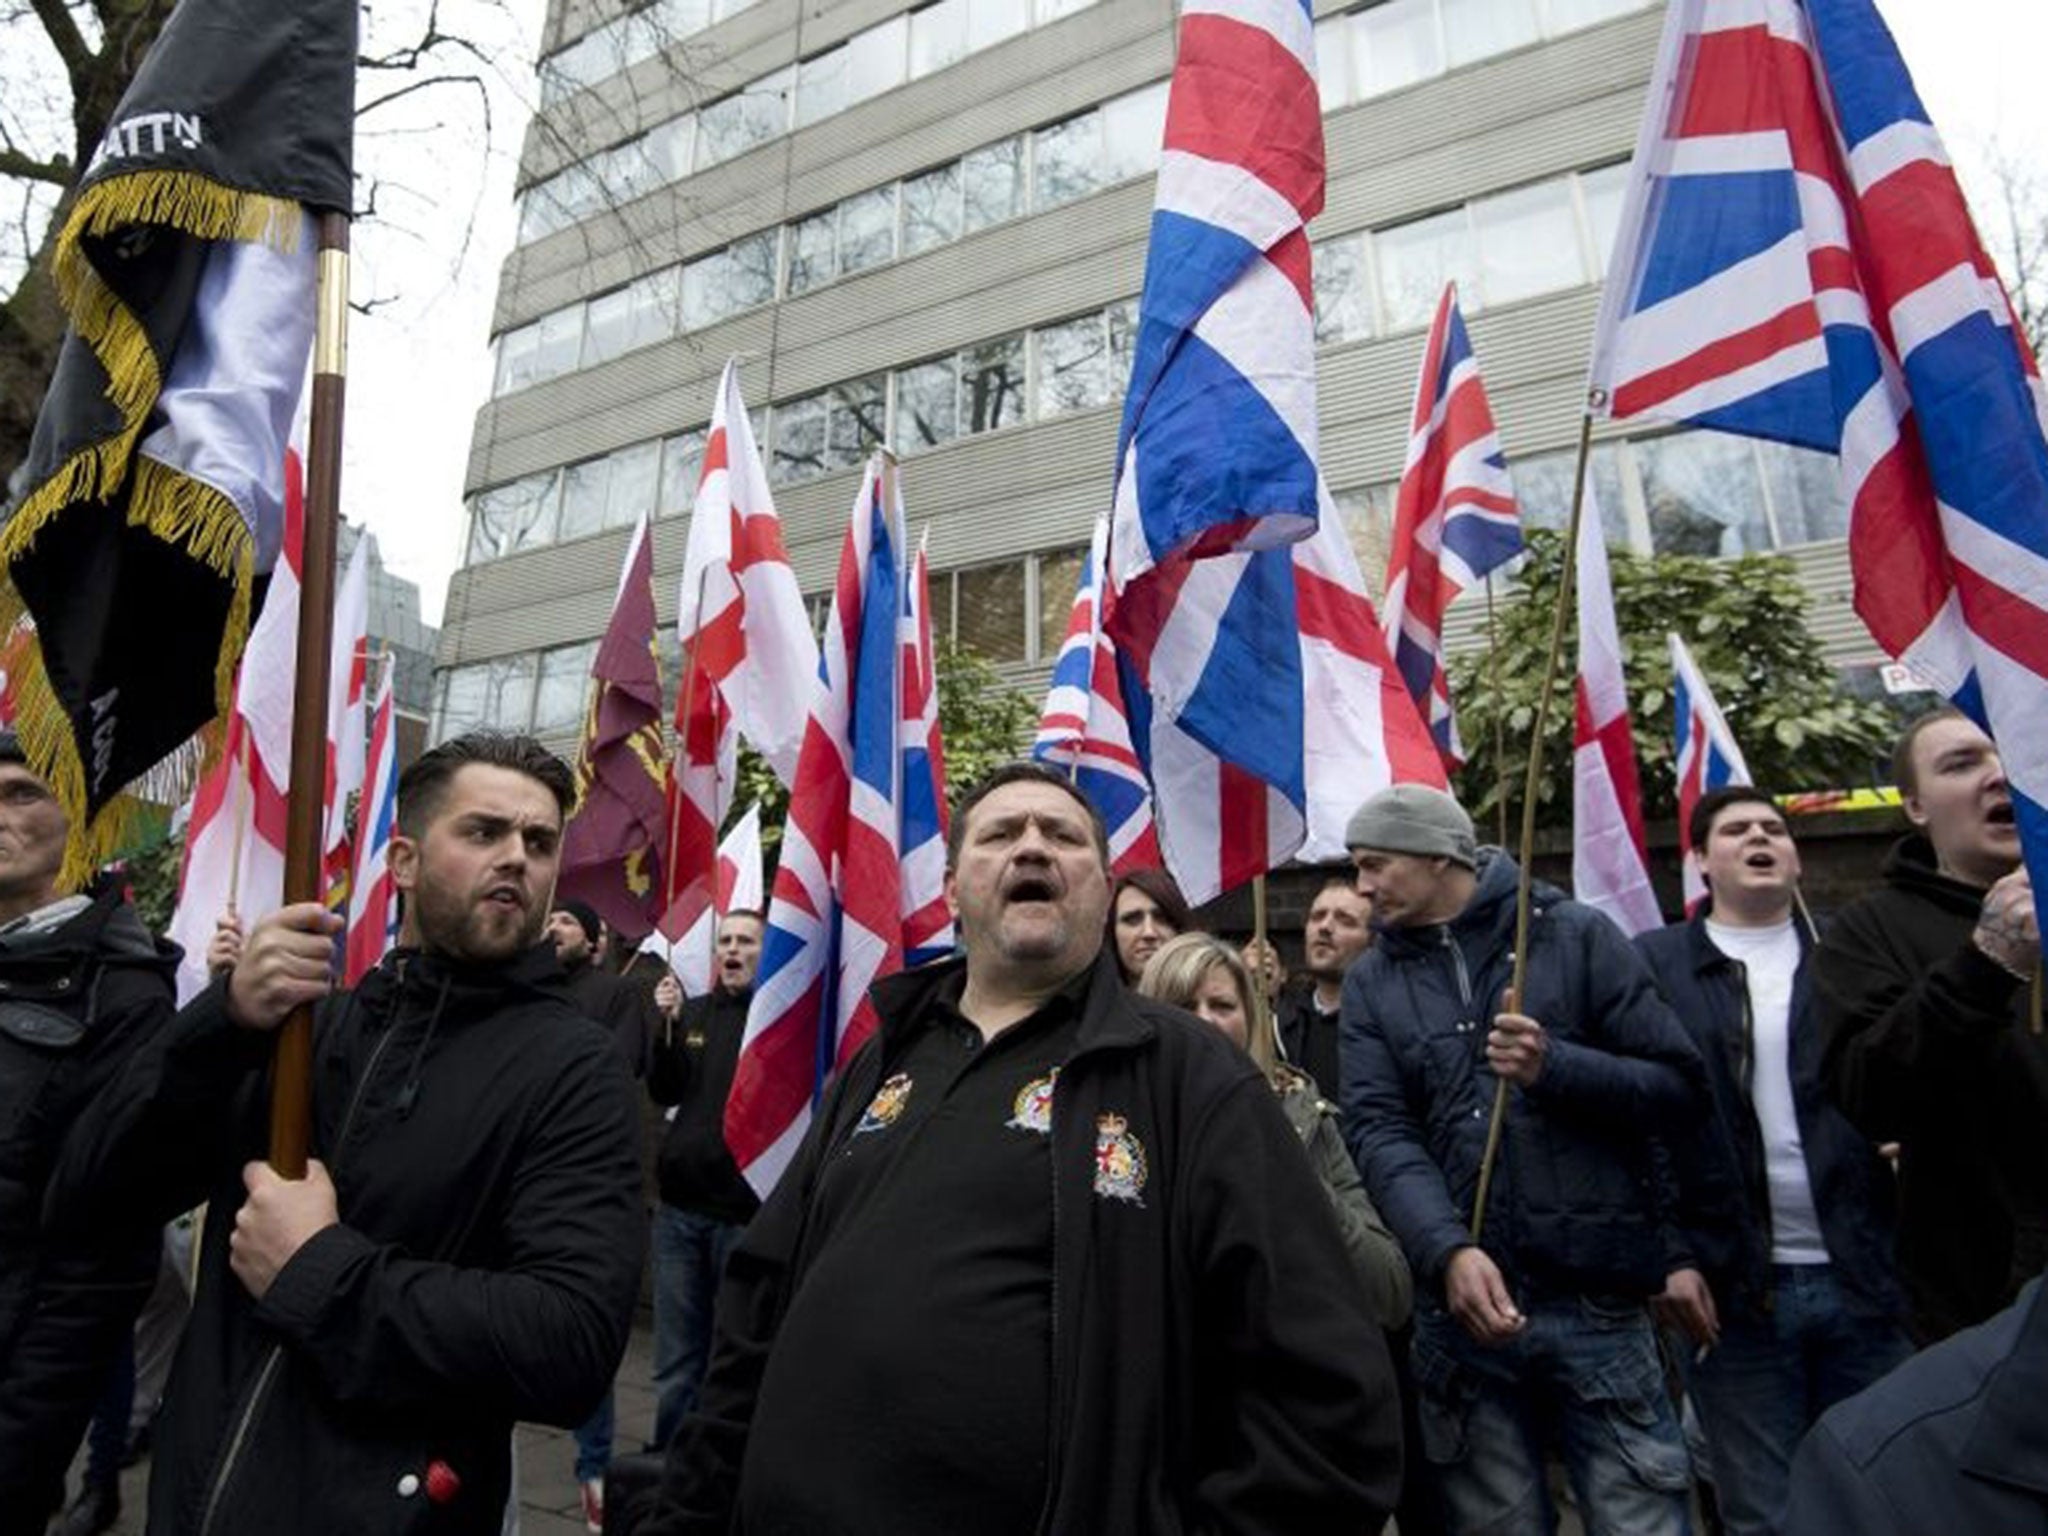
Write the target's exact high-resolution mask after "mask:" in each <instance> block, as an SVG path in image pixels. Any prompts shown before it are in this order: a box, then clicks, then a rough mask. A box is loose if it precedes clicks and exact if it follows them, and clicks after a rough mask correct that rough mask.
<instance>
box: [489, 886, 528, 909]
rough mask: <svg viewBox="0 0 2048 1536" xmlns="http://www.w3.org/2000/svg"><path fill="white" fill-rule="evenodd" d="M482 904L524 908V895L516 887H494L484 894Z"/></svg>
mask: <svg viewBox="0 0 2048 1536" xmlns="http://www.w3.org/2000/svg"><path fill="white" fill-rule="evenodd" d="M484 902H485V904H486V905H489V906H497V907H524V906H525V905H526V893H525V892H524V891H522V890H520V889H519V887H518V886H516V885H494V886H492V887H491V888H490V889H489V890H488V891H485V892H484Z"/></svg>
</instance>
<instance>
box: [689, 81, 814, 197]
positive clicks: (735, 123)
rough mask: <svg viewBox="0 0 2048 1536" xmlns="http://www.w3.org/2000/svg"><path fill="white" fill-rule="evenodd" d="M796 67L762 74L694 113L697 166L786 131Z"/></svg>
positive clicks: (710, 163)
mask: <svg viewBox="0 0 2048 1536" xmlns="http://www.w3.org/2000/svg"><path fill="white" fill-rule="evenodd" d="M795 86H796V66H795V65H790V66H789V67H788V68H786V69H779V70H777V71H776V72H775V73H774V74H772V75H764V76H763V77H762V78H761V79H759V80H756V81H754V82H753V83H752V84H751V85H748V86H746V87H744V88H743V89H741V90H738V91H735V92H734V93H733V94H732V95H730V96H728V97H726V98H725V99H724V100H722V101H714V102H713V103H712V104H711V105H710V106H708V107H705V108H704V109H703V110H702V111H700V112H699V113H698V114H697V169H698V170H700V171H701V170H704V169H706V168H707V167H709V166H714V165H719V164H722V163H723V162H725V161H727V160H730V159H732V158H733V157H735V156H736V155H743V154H745V153H746V152H747V151H748V150H750V149H752V148H754V147H755V146H756V145H759V144H765V143H767V142H768V141H769V140H770V139H772V138H775V137H777V136H778V135H781V134H784V133H787V132H788V131H789V116H790V113H789V98H790V97H791V96H792V95H793V94H795Z"/></svg>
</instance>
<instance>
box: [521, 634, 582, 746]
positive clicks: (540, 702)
mask: <svg viewBox="0 0 2048 1536" xmlns="http://www.w3.org/2000/svg"><path fill="white" fill-rule="evenodd" d="M597 647H598V642H597V641H595V640H586V641H584V642H583V643H582V644H580V645H561V646H556V647H555V648H554V649H553V650H551V651H542V652H541V653H540V665H539V668H538V674H537V678H536V681H535V684H534V690H533V725H532V729H533V730H534V732H535V733H536V734H541V735H546V734H550V733H553V732H557V731H574V730H580V728H581V727H582V725H583V718H584V716H585V715H586V714H588V713H589V711H590V667H591V663H592V662H594V661H596V659H597Z"/></svg>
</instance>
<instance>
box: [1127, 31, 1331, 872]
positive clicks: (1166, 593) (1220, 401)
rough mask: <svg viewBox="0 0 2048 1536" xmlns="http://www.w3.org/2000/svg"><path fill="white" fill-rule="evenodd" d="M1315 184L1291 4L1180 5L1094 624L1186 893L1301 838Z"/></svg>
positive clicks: (1313, 103) (1316, 503) (1314, 481)
mask: <svg viewBox="0 0 2048 1536" xmlns="http://www.w3.org/2000/svg"><path fill="white" fill-rule="evenodd" d="M1322 203H1323V136H1322V114H1321V109H1320V105H1319V102H1318V98H1317V94H1316V81H1315V44H1314V35H1313V32H1312V29H1311V23H1310V16H1309V12H1308V10H1307V8H1306V7H1305V6H1303V5H1301V4H1300V3H1298V0H1192V3H1190V4H1187V5H1184V6H1183V7H1182V12H1181V27H1180V47H1179V53H1178V57H1177V62H1176V64H1175V67H1174V75H1173V84H1172V87H1171V90H1170V92H1169V95H1168V99H1167V109H1166V135H1165V147H1164V151H1163V153H1162V156H1161V160H1160V169H1159V188H1158V198H1157V202H1156V204H1155V206H1154V209H1153V214H1152V230H1151V243H1150V246H1149V249H1148V251H1147V253H1146V262H1145V287H1144V293H1143V296H1142V298H1141V300H1140V304H1139V319H1138V336H1137V348H1136V352H1135V355H1134V357H1133V360H1132V367H1131V380H1130V387H1129V390H1128V391H1127V393H1126V395H1125V399H1124V415H1123V423H1122V427H1121V431H1120V433H1119V437H1118V443H1117V482H1116V495H1115V498H1114V501H1113V503H1112V512H1111V524H1110V536H1109V551H1108V558H1107V566H1108V573H1109V574H1108V577H1107V579H1106V583H1105V585H1106V587H1107V589H1108V593H1109V597H1108V600H1107V601H1106V602H1105V603H1104V604H1103V608H1102V613H1101V621H1102V623H1103V625H1104V626H1105V627H1106V628H1107V629H1108V630H1109V632H1110V634H1111V637H1112V638H1113V639H1114V641H1115V642H1116V647H1117V663H1118V666H1119V669H1120V672H1121V677H1120V687H1121V692H1122V696H1123V699H1124V703H1125V706H1126V709H1127V711H1128V715H1129V720H1130V727H1131V743H1132V747H1133V749H1134V750H1135V752H1136V754H1137V757H1138V760H1139V762H1140V764H1141V765H1142V767H1143V769H1144V771H1145V775H1146V778H1147V779H1148V780H1149V782H1150V783H1151V784H1152V786H1153V788H1154V791H1155V792H1154V794H1153V813H1154V815H1155V817H1156V818H1157V826H1158V835H1159V843H1160V848H1161V851H1162V852H1163V853H1164V855H1165V859H1166V863H1167V866H1168V867H1169V868H1170V869H1171V870H1172V871H1173V874H1174V876H1175V878H1176V879H1177V880H1178V881H1179V882H1180V884H1181V887H1182V889H1183V890H1185V891H1186V892H1187V894H1188V896H1189V898H1190V899H1191V900H1194V901H1201V900H1203V899H1205V898H1206V897H1207V896H1209V895H1213V894H1215V893H1216V892H1218V891H1220V890H1224V889H1227V888H1229V887H1230V886H1233V885H1236V884H1239V883H1241V882H1242V881H1244V880H1246V879H1249V878H1250V877H1251V876H1253V875H1255V874H1259V873H1261V872H1263V871H1264V870H1266V869H1269V868H1271V867H1272V866H1273V865H1275V864H1277V863H1279V862H1281V861H1282V860H1284V859H1285V858H1287V857H1288V855H1289V854H1291V853H1293V852H1294V850H1295V849H1297V848H1298V847H1300V845H1301V842H1302V839H1303V837H1304V836H1305V835H1306V821H1307V803H1306V802H1307V787H1306V784H1305V776H1306V773H1305V768H1304V763H1303V736H1302V729H1303V693H1302V689H1303V681H1302V663H1301V645H1300V640H1299V637H1298V635H1297V633H1296V629H1295V616H1296V611H1295V594H1294V566H1293V563H1292V560H1291V559H1290V557H1289V554H1288V551H1287V549H1286V548H1285V545H1286V544H1287V543H1289V542H1291V541H1293V540H1297V539H1300V538H1303V537H1305V536H1307V535H1309V534H1311V533H1313V532H1314V531H1315V527H1316V524H1317V520H1318V518H1319V516H1320V514H1321V511H1322V508H1323V504H1324V503H1325V502H1326V501H1327V499H1328V492H1327V491H1326V490H1325V489H1324V488H1323V484H1322V478H1321V476H1320V474H1319V473H1318V471H1317V469H1316V447H1317V437H1316V400H1315V324H1314V297H1313V291H1312V287H1311V283H1310V276H1309V259H1310V258H1309V245H1308V238H1307V234H1306V225H1307V222H1308V220H1309V219H1311V218H1313V217H1314V216H1315V214H1316V212H1317V211H1318V210H1319V209H1320V208H1321V207H1322Z"/></svg>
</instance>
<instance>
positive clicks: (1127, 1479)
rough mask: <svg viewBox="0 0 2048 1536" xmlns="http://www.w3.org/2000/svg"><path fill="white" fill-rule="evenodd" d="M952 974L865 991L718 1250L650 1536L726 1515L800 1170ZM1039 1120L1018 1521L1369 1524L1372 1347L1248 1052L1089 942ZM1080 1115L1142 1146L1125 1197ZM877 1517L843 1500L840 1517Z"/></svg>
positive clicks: (1386, 1416) (844, 1126) (853, 1122)
mask: <svg viewBox="0 0 2048 1536" xmlns="http://www.w3.org/2000/svg"><path fill="white" fill-rule="evenodd" d="M964 964H965V962H964V961H959V960H953V961H944V962H940V963H939V964H936V965H930V966H925V967H922V968H920V969H919V970H916V971H911V972H907V973H904V974H901V975H898V976H893V977H890V978H889V979H888V980H886V981H884V982H881V983H879V984H878V985H877V986H876V987H875V988H874V989H873V993H872V995H873V997H874V1000H875V1004H876V1007H877V1010H878V1012H879V1014H880V1017H881V1021H882V1022H881V1028H880V1030H879V1031H878V1032H877V1034H876V1037H875V1038H873V1039H871V1040H870V1041H869V1042H868V1043H867V1044H866V1045H865V1046H863V1047H862V1048H861V1050H860V1052H859V1053H858V1054H857V1055H856V1056H855V1057H854V1058H853V1060H852V1061H851V1062H849V1063H848V1064H847V1067H846V1070H845V1071H844V1072H843V1073H841V1074H840V1076H839V1077H838V1078H837V1079H836V1080H835V1082H834V1083H833V1085H832V1087H831V1088H829V1089H828V1090H827V1092H826V1096H825V1099H824V1102H823V1103H822V1104H821V1105H820V1106H819V1109H818V1112H817V1115H816V1116H815V1118H814V1119H813V1120H812V1122H811V1127H810V1130H809V1133H808V1134H807V1135H806V1136H805V1138H804V1142H803V1145H802V1146H801V1147H800V1148H799V1149H798V1151H797V1154H796V1158H795V1161H794V1162H793V1163H792V1164H791V1166H790V1167H789V1169H788V1171H787V1172H785V1173H784V1174H783V1176H782V1179H781V1182H780V1183H779V1184H778V1185H777V1186H776V1190H775V1193H774V1194H773V1195H772V1196H770V1198H769V1199H768V1201H767V1203H766V1204H765V1205H763V1206H762V1208H761V1213H760V1214H759V1215H758V1216H757V1217H755V1219H754V1221H753V1224H752V1225H751V1226H750V1227H748V1229H747V1232H746V1234H745V1235H744V1236H743V1237H742V1238H741V1239H740V1241H739V1243H738V1245H737V1246H736V1247H735V1248H734V1249H733V1254H732V1258H731V1261H730V1263H729V1265H728V1267H727V1270H726V1279H725V1284H724V1287H723V1288H722V1289H721V1290H720V1292H719V1297H718V1335H717V1342H716V1344H715V1346H714V1352H713V1358H712V1364H711V1370H710V1374H709V1376H708V1377H707V1379H706V1381H705V1386H704V1396H703V1400H702V1404H701V1406H700V1408H699V1411H698V1412H697V1413H696V1414H694V1415H693V1416H692V1417H691V1418H690V1419H688V1420H687V1421H686V1422H685V1424H684V1427H683V1430H682V1433H681V1434H680V1435H679V1436H678V1437H677V1440H676V1443H675V1446H674V1447H673V1448H672V1449H671V1452H670V1455H669V1461H668V1469H667V1476H666V1480H665V1485H664V1488H663V1492H662V1502H661V1506H660V1510H659V1512H658V1514H657V1515H656V1517H655V1518H654V1520H653V1521H652V1522H651V1523H650V1525H649V1526H648V1527H647V1529H648V1532H649V1533H650V1536H684V1533H690V1536H714V1533H716V1536H725V1533H727V1532H728V1531H737V1530H739V1529H740V1527H739V1526H738V1525H737V1524H736V1522H735V1519H734V1504H735V1501H736V1498H737V1495H738V1491H739V1487H740V1473H741V1466H742V1463H743V1461H744V1460H745V1457H746V1454H747V1441H748V1431H749V1427H750V1423H751V1419H752V1414H753V1408H754V1403H755V1398H756V1394H757V1392H758V1389H759V1387H760V1384H761V1381H762V1377H763V1373H764V1371H765V1370H766V1367H767V1362H768V1357H769V1354H770V1352H771V1351H772V1350H773V1349H774V1347H775V1340H776V1332H777V1328H778V1325H779V1323H780V1321H781V1318H782V1316H783V1315H784V1313H785V1312H786V1310H787V1308H788V1301H789V1297H790V1296H791V1295H792V1294H793V1293H794V1292H795V1291H796V1290H797V1289H798V1288H800V1287H801V1286H802V1285H803V1284H804V1283H805V1277H806V1274H807V1272H808V1271H809V1270H810V1268H811V1266H812V1265H813V1264H814V1262H815V1261H816V1260H817V1258H818V1255H817V1254H816V1253H815V1252H814V1251H812V1245H811V1244H810V1243H809V1242H808V1241H807V1217H808V1215H809V1212H810V1209H811V1203H812V1199H813V1194H814V1190H815V1186H816V1183H817V1181H818V1179H819V1178H820V1176H821V1170H822V1169H823V1168H824V1167H825V1166H826V1165H827V1164H828V1163H829V1161H830V1160H831V1159H833V1158H834V1157H836V1156H838V1155H840V1154H841V1153H842V1152H843V1150H844V1148H845V1144H846V1143H847V1141H848V1138H849V1137H851V1136H852V1135H853V1134H854V1133H855V1130H856V1127H857V1124H858V1123H859V1122H860V1120H861V1116H862V1111H863V1109H864V1108H865V1107H867V1106H868V1105H869V1103H870V1101H871V1100H872V1099H873V1098H874V1096H875V1091H876V1088H877V1086H878V1085H879V1084H880V1083H881V1081H882V1077H883V1073H884V1070H885V1064H886V1063H887V1062H889V1061H890V1060H891V1059H892V1054H893V1053H895V1052H897V1051H899V1050H900V1049H901V1048H902V1045H903V1040H902V1036H903V1034H904V1033H906V1032H907V1029H908V1026H909V1024H910V1021H914V1020H916V1019H917V1018H919V1017H920V1015H921V1014H922V1013H923V1011H924V1009H925V1006H926V1003H927V1000H928V999H929V998H930V997H931V996H932V995H933V994H934V993H935V992H936V990H937V989H938V988H940V987H941V986H944V985H947V984H948V983H949V982H956V979H957V978H958V976H959V975H960V972H961V970H962V968H963V966H964ZM1051 1116H1052V1128H1051V1138H1052V1139H1051V1151H1052V1168H1053V1187H1052V1188H1051V1189H1049V1190H1048V1191H1047V1192H1046V1194H1047V1199H1048V1200H1049V1201H1050V1203H1051V1211H1052V1230H1053V1251H1052V1253H1051V1254H1050V1256H1049V1258H1050V1262H1051V1266H1052V1298H1053V1300H1052V1314H1053V1315H1052V1346H1051V1355H1052V1358H1051V1361H1050V1372H1051V1378H1050V1398H1049V1400H1050V1403H1051V1412H1050V1415H1049V1416H1050V1419H1051V1423H1050V1424H1049V1425H1048V1435H1049V1444H1048V1446H1047V1447H1046V1448H1045V1456H1046V1465H1047V1473H1046V1482H1047V1491H1046V1498H1045V1504H1044V1508H1043V1510H1042V1511H1041V1512H1040V1513H1039V1517H1038V1520H1037V1529H1038V1530H1039V1531H1040V1532H1042V1533H1048V1536H1174V1533H1177V1532H1190V1533H1194V1532H1201V1533H1220V1532H1225V1531H1228V1532H1233V1533H1239V1536H1247V1533H1253V1532H1266V1533H1271V1536H1296V1533H1300V1532H1309V1531H1330V1532H1338V1531H1370V1530H1376V1529H1378V1527H1379V1525H1380V1523H1381V1522H1382V1521H1383V1520H1384V1519H1385V1518H1386V1515H1387V1513H1388V1511H1389V1510H1391V1508H1392V1507H1393V1502H1394V1496H1395V1493H1396V1491H1397V1489H1398V1486H1399V1481H1400V1477H1399V1469H1400V1427H1399V1414H1398V1409H1397V1406H1396V1397H1395V1392H1394V1384H1393V1376H1392V1372H1391V1367H1390V1365H1389V1362H1388V1359H1387V1353H1386V1345H1385V1343H1384V1342H1383V1337H1382V1335H1381V1332H1380V1329H1379V1328H1378V1326H1377V1325H1376V1324H1375V1323H1374V1321H1373V1319H1372V1317H1371V1315H1370V1313H1369V1310H1368V1308H1367V1307H1366V1305H1365V1302H1364V1295H1363V1291H1362V1289H1361V1287H1360V1286H1359V1283H1358V1278H1357V1272H1356V1270H1355V1269H1354V1268H1352V1266H1351V1261H1350V1259H1349V1258H1348V1256H1347V1255H1346V1253H1345V1251H1344V1248H1343V1244H1342V1242H1341V1240H1340V1239H1339V1237H1338V1235H1337V1229H1336V1225H1335V1223H1334V1221H1333V1219H1332V1218H1331V1215H1330V1211H1329V1199H1328V1197H1327V1196H1326V1195H1325V1194H1324V1193H1323V1191H1322V1189H1321V1187H1320V1186H1319V1185H1318V1184H1317V1182H1316V1176H1315V1173H1314V1170H1313V1169H1312V1168H1311V1166H1310V1164H1309V1160H1308V1158H1307V1157H1306V1156H1305V1155H1304V1153H1303V1151H1302V1148H1301V1144H1300V1141H1299V1139H1298V1138H1297V1137H1296V1136H1295V1134H1294V1132H1293V1130H1292V1129H1291V1128H1290V1127H1289V1126H1288V1124H1287V1120H1286V1117H1285V1116H1284V1115H1283V1114H1282V1113H1281V1111H1280V1107H1279V1103H1278V1101H1277V1100H1276V1099H1275V1098H1274V1096H1273V1092H1272V1089H1271V1088H1269V1087H1268V1086H1267V1085H1266V1083H1265V1082H1264V1081H1263V1080H1262V1079H1261V1078H1260V1076H1259V1074H1258V1072H1257V1071H1256V1070H1255V1069H1254V1068H1253V1067H1252V1065H1251V1062H1250V1061H1249V1059H1247V1058H1246V1057H1245V1056H1244V1054H1243V1053H1242V1052H1241V1051H1238V1050H1237V1049H1236V1048H1235V1047H1233V1046H1231V1045H1230V1044H1229V1042H1228V1041H1226V1040H1224V1039H1223V1037H1222V1036H1221V1035H1220V1034H1218V1033H1217V1032H1216V1031H1215V1030H1213V1029H1211V1028H1210V1027H1208V1026H1207V1025H1205V1024H1202V1023H1200V1022H1199V1021H1197V1020H1195V1019H1192V1018H1190V1017H1189V1016H1188V1015H1186V1014H1183V1013H1182V1012H1180V1011H1179V1010H1178V1009H1174V1008H1167V1007H1165V1006H1163V1005H1161V1004H1158V1003H1153V1002H1148V1001H1145V1000H1143V999H1140V998H1137V997H1134V996H1132V995H1131V994H1130V993H1128V992H1126V991H1125V990H1124V988H1123V986H1122V984H1121V982H1120V980H1119V977H1118V972H1117V967H1116V960H1115V957H1114V955H1113V954H1111V953H1109V952H1107V951H1105V952H1104V954H1103V955H1101V956H1099V957H1098V959H1097V961H1096V964H1095V967H1094V969H1093V971H1092V972H1090V973H1089V976H1088V981H1087V992H1086V996H1085V999H1084V1000H1083V1002H1082V1004H1081V1017H1080V1022H1079V1026H1078V1033H1077V1035H1076V1037H1075V1046H1074V1051H1073V1054H1072V1055H1071V1056H1070V1057H1069V1058H1068V1059H1067V1061H1066V1063H1065V1065H1064V1066H1062V1067H1061V1068H1060V1071H1059V1080H1058V1087H1057V1090H1056V1091H1055V1093H1054V1095H1053V1100H1052V1109H1051ZM1105 1116H1115V1117H1118V1118H1117V1120H1116V1123H1117V1124H1118V1125H1119V1126H1125V1125H1127V1126H1128V1129H1129V1131H1130V1133H1131V1135H1132V1136H1133V1137H1134V1138H1136V1139H1137V1140H1138V1141H1140V1142H1141V1143H1142V1146H1143V1148H1144V1154H1143V1155H1144V1160H1145V1166H1146V1167H1147V1169H1148V1174H1147V1178H1148V1182H1147V1183H1146V1184H1145V1186H1144V1199H1143V1202H1142V1203H1141V1204H1140V1203H1129V1202H1125V1201H1122V1200H1110V1199H1105V1198H1102V1197H1101V1196H1100V1195H1099V1194H1098V1193H1096V1189H1095V1179H1096V1168H1097V1157H1098V1152H1099V1145H1100V1143H1099V1141H1098V1131H1099V1127H1100V1125H1101V1124H1103V1123H1104V1117H1105ZM972 1214H973V1213H950V1212H935V1213H934V1220H955V1219H961V1217H963V1216H969V1215H972ZM855 1236H857V1233H850V1234H847V1235H846V1236H845V1237H843V1238H842V1240H852V1238H853V1237H855ZM876 1411H877V1412H878V1413H881V1414H886V1413H887V1405H886V1404H879V1403H878V1404H877V1405H876ZM990 1454H992V1455H994V1454H1003V1452H1002V1451H1001V1450H1000V1449H998V1448H991V1449H990ZM1014 1454H1018V1455H1024V1454H1028V1452H1027V1451H1023V1450H1018V1451H1016V1452H1014ZM761 1471H762V1474H763V1475H766V1476H772V1475H773V1471H772V1469H769V1468H764V1469H761ZM887 1515H888V1512H887V1511H875V1510H865V1511H861V1512H860V1525H861V1527H862V1528H868V1529H873V1528H878V1527H880V1526H881V1525H883V1524H885V1523H886V1519H887Z"/></svg>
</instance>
